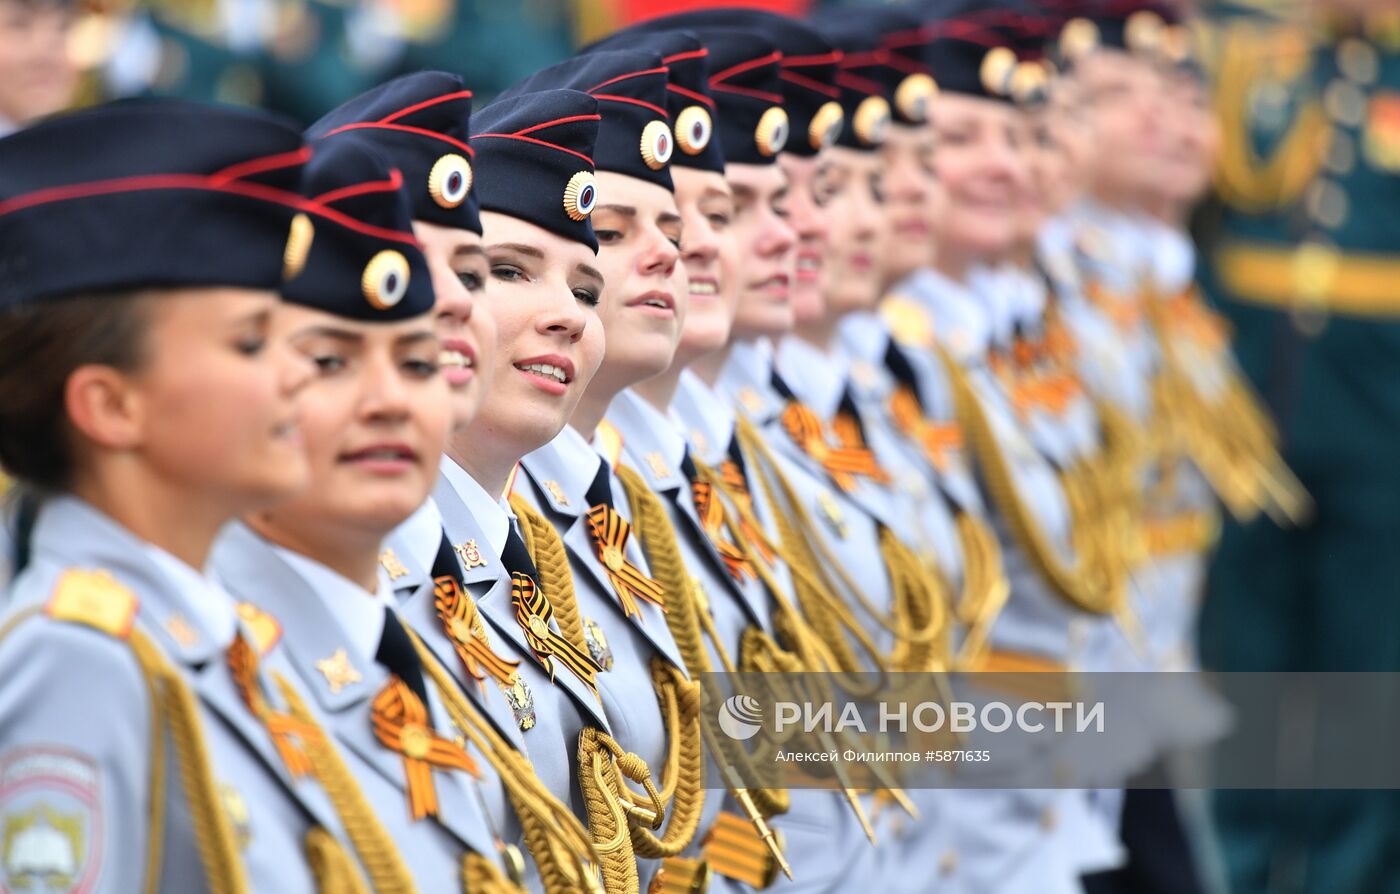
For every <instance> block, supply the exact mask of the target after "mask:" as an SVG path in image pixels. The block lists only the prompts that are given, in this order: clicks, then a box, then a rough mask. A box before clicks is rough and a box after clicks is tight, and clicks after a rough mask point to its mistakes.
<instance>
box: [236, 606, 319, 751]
mask: <svg viewBox="0 0 1400 894" xmlns="http://www.w3.org/2000/svg"><path fill="white" fill-rule="evenodd" d="M228 666H229V672H230V673H231V674H232V675H233V682H234V684H235V685H236V686H237V687H238V692H239V694H241V695H242V696H243V703H244V704H246V705H247V706H248V709H249V710H250V711H252V712H253V716H255V717H257V718H258V719H259V720H261V721H262V724H263V727H264V728H265V729H266V730H267V732H268V735H270V736H272V744H273V745H274V746H275V747H276V748H277V754H278V756H279V757H281V758H282V764H283V766H285V767H286V768H287V772H288V773H290V774H291V775H292V778H293V779H300V778H301V777H303V776H307V775H309V774H310V773H311V761H310V759H309V758H307V756H306V752H305V751H303V750H302V746H301V744H300V743H302V742H305V741H307V740H308V739H310V738H311V737H312V736H317V735H320V731H319V730H317V729H316V728H315V727H314V726H312V725H311V724H308V723H303V722H301V721H299V720H297V719H296V718H295V717H293V716H292V715H290V714H284V713H282V712H279V711H274V710H272V708H271V707H270V706H269V705H268V703H267V699H265V698H264V697H263V694H262V691H261V690H260V689H259V688H258V682H257V680H258V655H257V652H255V651H254V650H253V647H252V646H250V645H249V644H248V641H247V640H245V639H244V638H243V636H242V634H239V635H238V636H235V637H234V638H233V645H231V646H229V649H228Z"/></svg>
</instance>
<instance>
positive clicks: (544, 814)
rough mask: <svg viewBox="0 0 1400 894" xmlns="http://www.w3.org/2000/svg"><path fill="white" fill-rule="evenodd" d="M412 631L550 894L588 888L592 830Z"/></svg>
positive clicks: (594, 858)
mask: <svg viewBox="0 0 1400 894" xmlns="http://www.w3.org/2000/svg"><path fill="white" fill-rule="evenodd" d="M408 635H409V638H410V639H412V640H413V644H414V647H415V648H416V649H417V651H418V656H419V658H420V660H421V661H422V663H423V667H424V669H425V670H426V671H427V672H428V676H430V677H431V678H432V680H433V685H434V686H435V687H437V690H438V693H439V695H441V696H442V701H443V705H444V706H445V707H446V708H447V712H448V714H449V715H450V716H451V718H452V720H453V722H454V723H455V724H456V725H457V727H458V728H459V729H460V730H461V731H462V734H463V735H464V736H466V737H467V739H468V740H470V741H471V743H472V744H473V745H474V746H475V747H476V749H477V751H478V752H479V753H480V754H481V755H482V756H483V757H484V758H485V759H486V761H487V763H489V764H490V765H491V766H492V768H493V769H495V771H496V774H497V775H498V776H499V777H500V779H501V783H502V785H503V786H504V787H505V790H506V795H507V796H508V797H509V798H510V800H511V806H512V807H513V808H514V810H515V813H516V816H517V817H518V818H519V820H520V827H521V829H522V831H523V832H524V837H525V845H526V847H527V848H528V849H529V850H530V854H531V856H533V857H534V858H535V863H536V865H537V866H538V867H539V870H540V878H541V881H542V882H543V884H544V890H545V892H546V894H569V892H576V891H580V890H583V889H584V888H586V887H587V884H588V882H589V881H591V880H592V877H593V870H592V866H591V865H590V864H594V863H597V862H598V859H597V855H596V854H595V853H594V851H593V842H592V841H591V840H590V839H589V837H588V832H587V831H586V830H585V829H584V827H583V825H582V824H581V823H580V822H579V820H578V818H577V817H575V816H574V815H573V813H572V812H571V811H570V810H569V808H568V807H567V806H566V805H565V804H563V803H562V802H561V801H559V799H558V798H556V797H555V796H554V794H553V793H551V792H550V791H549V789H547V788H546V787H545V786H544V783H543V782H541V781H540V779H539V776H538V775H536V773H535V768H534V767H533V766H532V765H531V764H530V761H529V760H528V759H527V758H526V757H525V756H524V755H523V754H521V753H520V752H519V751H517V750H515V748H514V747H513V746H512V745H511V744H510V742H508V741H506V739H505V738H504V737H503V736H501V734H500V733H499V732H498V731H497V730H496V728H495V727H494V726H493V725H492V724H491V722H490V721H489V720H487V719H486V718H484V717H483V716H482V715H481V712H480V711H478V710H477V708H476V706H475V705H473V704H472V703H471V702H470V700H468V699H467V698H466V696H465V695H463V693H462V691H461V688H460V687H459V686H458V685H457V682H456V681H455V680H454V679H453V678H452V677H451V675H450V674H448V672H447V671H446V670H445V669H444V668H443V667H442V665H441V663H440V662H439V661H438V660H437V656H436V655H434V654H433V653H432V651H431V650H430V649H428V648H427V646H425V645H424V644H423V642H422V640H421V639H419V637H418V635H417V634H416V633H415V632H414V631H412V630H409V631H408Z"/></svg>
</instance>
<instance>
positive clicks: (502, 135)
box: [472, 133, 597, 167]
mask: <svg viewBox="0 0 1400 894" xmlns="http://www.w3.org/2000/svg"><path fill="white" fill-rule="evenodd" d="M486 137H497V138H498V139H502V140H520V141H521V142H524V143H534V144H535V145H537V146H545V147H547V148H549V149H558V150H559V151H560V152H566V153H568V154H569V155H572V156H575V157H577V158H581V159H583V160H584V161H586V162H588V163H589V164H590V165H593V166H594V167H597V165H594V164H593V159H591V158H589V157H588V156H587V155H584V154H583V153H582V152H575V151H574V150H573V149H565V148H564V147H563V146H557V145H555V144H554V143H547V142H545V141H544V140H537V139H535V138H534V137H526V136H521V135H520V134H518V133H479V134H477V135H476V136H474V137H472V139H473V140H480V139H484V138H486Z"/></svg>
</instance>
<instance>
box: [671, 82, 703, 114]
mask: <svg viewBox="0 0 1400 894" xmlns="http://www.w3.org/2000/svg"><path fill="white" fill-rule="evenodd" d="M666 89H667V90H670V91H671V92H672V93H679V94H680V95H681V96H684V97H687V98H689V99H693V100H695V101H696V102H700V103H704V104H705V105H707V106H709V107H710V108H712V109H713V108H714V107H715V101H714V100H713V99H711V98H710V97H708V96H706V95H705V94H703V93H700V92H698V91H696V90H688V89H686V88H685V87H682V86H680V85H679V84H667V85H666Z"/></svg>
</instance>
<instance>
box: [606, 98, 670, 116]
mask: <svg viewBox="0 0 1400 894" xmlns="http://www.w3.org/2000/svg"><path fill="white" fill-rule="evenodd" d="M589 95H590V96H592V97H593V98H594V99H606V100H609V101H611V102H625V103H628V104H629V105H634V106H641V107H642V108H644V109H651V110H652V111H653V112H655V113H656V114H658V115H660V116H661V117H663V118H666V119H669V118H670V117H671V116H670V114H669V113H668V112H667V111H666V110H665V109H663V108H661V106H657V105H652V104H651V103H649V102H645V101H644V100H640V99H633V98H632V97H630V96H615V95H613V94H611V93H590V94H589Z"/></svg>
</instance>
